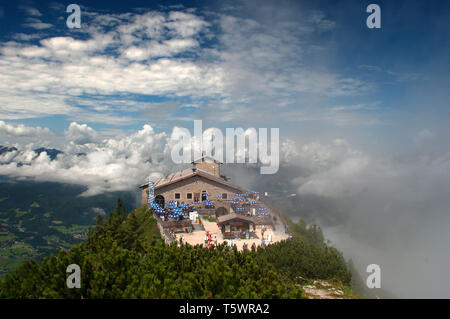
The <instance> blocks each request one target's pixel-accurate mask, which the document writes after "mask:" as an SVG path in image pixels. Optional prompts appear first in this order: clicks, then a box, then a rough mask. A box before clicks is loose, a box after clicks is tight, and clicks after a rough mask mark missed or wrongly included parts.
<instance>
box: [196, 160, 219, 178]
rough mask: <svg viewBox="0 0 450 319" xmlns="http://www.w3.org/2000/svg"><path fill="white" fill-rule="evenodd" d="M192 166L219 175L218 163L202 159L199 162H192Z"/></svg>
mask: <svg viewBox="0 0 450 319" xmlns="http://www.w3.org/2000/svg"><path fill="white" fill-rule="evenodd" d="M194 167H195V168H197V169H199V170H202V171H204V172H207V173H209V174H212V175H215V176H220V164H218V163H215V162H214V161H209V160H204V161H202V162H199V163H194Z"/></svg>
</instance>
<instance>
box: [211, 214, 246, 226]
mask: <svg viewBox="0 0 450 319" xmlns="http://www.w3.org/2000/svg"><path fill="white" fill-rule="evenodd" d="M233 219H241V220H245V221H248V222H250V223H255V222H254V220H253V219H252V218H251V217H248V216H244V215H240V214H236V213H231V214H227V215H223V216H219V217H218V218H217V221H218V222H219V224H222V223H225V222H228V221H230V220H233Z"/></svg>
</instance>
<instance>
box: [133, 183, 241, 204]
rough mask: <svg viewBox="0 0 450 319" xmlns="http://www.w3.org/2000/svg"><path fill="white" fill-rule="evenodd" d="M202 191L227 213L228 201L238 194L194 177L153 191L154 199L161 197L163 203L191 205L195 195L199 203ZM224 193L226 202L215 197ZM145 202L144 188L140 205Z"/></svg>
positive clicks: (218, 184) (233, 189) (146, 190)
mask: <svg viewBox="0 0 450 319" xmlns="http://www.w3.org/2000/svg"><path fill="white" fill-rule="evenodd" d="M203 191H206V193H207V194H209V195H210V196H208V199H209V200H211V201H213V202H214V203H215V206H216V208H219V207H225V208H226V209H227V210H228V211H230V207H231V205H230V202H229V199H230V198H231V197H233V194H235V193H240V191H239V189H235V188H233V187H228V186H226V185H223V184H220V183H218V182H215V181H211V180H209V179H206V178H204V177H201V176H198V175H196V176H192V177H190V178H188V179H185V180H182V181H179V182H175V183H173V184H170V185H167V186H163V187H161V188H159V189H155V197H156V196H158V195H162V196H163V197H164V201H165V202H167V201H169V200H178V201H180V202H185V203H192V202H193V201H194V198H195V196H196V195H197V196H199V201H201V198H202V197H201V196H202V192H203ZM175 193H179V194H180V198H179V199H176V198H175ZM188 193H191V194H192V199H188V198H187V194H188ZM224 193H225V194H227V200H221V199H217V198H216V196H217V195H223V194H224ZM147 202H148V187H145V188H142V205H145V204H147Z"/></svg>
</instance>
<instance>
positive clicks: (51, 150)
mask: <svg viewBox="0 0 450 319" xmlns="http://www.w3.org/2000/svg"><path fill="white" fill-rule="evenodd" d="M16 151H19V150H18V149H17V147H14V146H12V147H8V146H3V145H0V155H3V154H5V153H9V152H16ZM34 152H35V153H36V156H39V155H40V154H41V153H42V152H46V153H47V155H48V156H49V157H50V160H52V161H53V160H54V159H56V156H58V154H64V152H63V151H60V150H57V149H55V148H45V147H39V148H36V149H34Z"/></svg>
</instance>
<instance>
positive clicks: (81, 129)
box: [65, 122, 98, 145]
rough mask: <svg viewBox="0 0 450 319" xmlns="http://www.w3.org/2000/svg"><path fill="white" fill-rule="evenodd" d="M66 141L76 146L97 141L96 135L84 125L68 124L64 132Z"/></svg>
mask: <svg viewBox="0 0 450 319" xmlns="http://www.w3.org/2000/svg"><path fill="white" fill-rule="evenodd" d="M65 136H66V139H67V140H68V141H70V142H73V143H75V144H77V145H83V144H88V143H93V142H95V141H96V140H97V138H98V134H97V133H96V132H95V131H94V130H93V129H92V128H90V127H89V126H87V125H86V124H78V123H77V122H72V123H70V126H69V129H68V130H67V131H66V132H65Z"/></svg>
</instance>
